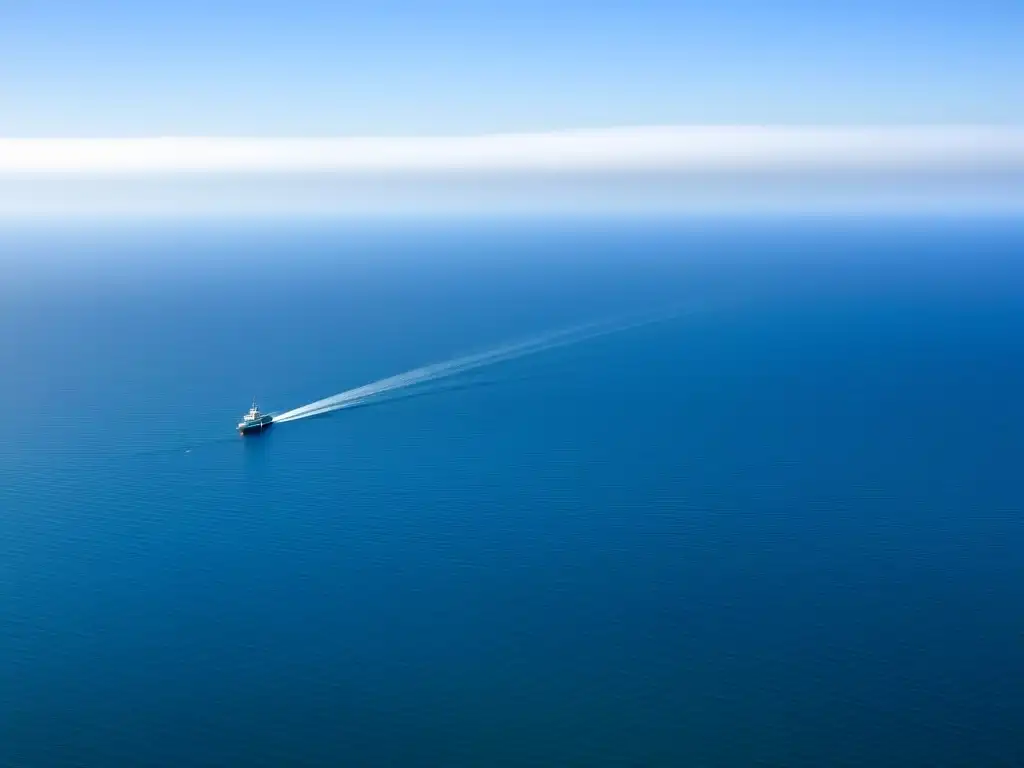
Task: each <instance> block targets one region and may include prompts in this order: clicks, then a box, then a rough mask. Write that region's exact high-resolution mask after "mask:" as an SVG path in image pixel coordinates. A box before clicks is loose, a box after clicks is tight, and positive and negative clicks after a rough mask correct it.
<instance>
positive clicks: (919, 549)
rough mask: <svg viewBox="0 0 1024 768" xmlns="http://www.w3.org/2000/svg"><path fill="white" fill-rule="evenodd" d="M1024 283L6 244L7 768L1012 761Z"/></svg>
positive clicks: (575, 258) (926, 231) (508, 232)
mask: <svg viewBox="0 0 1024 768" xmlns="http://www.w3.org/2000/svg"><path fill="white" fill-rule="evenodd" d="M1022 258H1024V227H1022V226H1021V225H1020V224H1019V223H1011V222H1006V221H1002V222H983V221H974V222H950V221H901V222H897V221H885V222H883V221H847V222H845V223H836V222H831V223H830V222H773V223H771V222H753V221H751V222H735V221H733V222H705V223H700V224H698V223H689V224H664V223H651V222H646V223H642V222H637V223H618V224H603V225H598V224H594V223H586V222H571V223H570V222H563V223H553V222H547V223H539V222H532V223H530V222H527V223H517V224H510V223H508V222H505V223H497V222H492V223H483V222H477V223H467V222H463V223H447V224H437V223H435V224H428V223H411V222H410V223H404V224H394V223H392V224H383V223H379V224H373V225H324V224H299V223H295V224H287V225H286V224H280V225H270V224H266V223H253V224H245V223H237V224H231V225H228V224H218V225H213V224H205V225H200V226H191V225H190V226H185V225H180V226H173V225H168V224H159V225H157V224H153V225H135V226H132V227H130V228H129V227H116V226H109V227H104V226H99V225H95V226H86V225H78V226H77V227H74V228H63V229H60V228H55V229H53V230H50V231H46V230H43V229H41V228H39V227H35V228H33V227H20V228H16V227H13V226H10V225H8V226H7V228H6V229H4V230H3V231H0V266H2V268H3V278H2V280H0V402H2V403H3V405H4V422H5V423H4V430H3V432H2V433H0V764H2V765H12V766H58V765H59V766H63V765H86V766H109V765H139V766H144V765H153V766H164V765H166V766H183V765H211V766H213V765H218V766H220V765H247V766H256V765H273V766H278V765H445V766H456V765H493V766H499V765H510V766H511V765H527V764H530V765H587V766H591V765H708V766H724V765H729V766H731V765H752V764H760V765H778V766H781V765H786V766H822V765H874V766H881V765H893V766H908V765H929V766H934V765H963V766H977V765H1017V764H1020V762H1021V761H1024V741H1022V740H1021V731H1020V727H1021V723H1024V610H1022V607H1021V606H1022V605H1024V519H1022V513H1024V491H1022V484H1021V460H1022V457H1024V405H1022V403H1024V400H1022V393H1024V265H1022V261H1021V259H1022ZM669 305H684V306H688V307H693V308H695V309H694V311H693V312H691V313H688V314H683V315H681V316H679V317H678V318H676V319H674V320H672V321H669V322H665V323H661V324H656V325H650V326H646V327H644V328H640V329H635V330H632V331H629V332H625V333H621V334H617V335H613V336H608V337H605V338H602V339H598V340H593V341H590V342H587V343H585V344H580V345H577V346H573V347H566V348H562V349H559V350H553V351H550V352H547V353H545V354H541V355H537V356H533V357H529V358H522V359H519V360H516V361H512V362H508V363H505V364H503V365H500V366H494V367H492V368H488V369H484V370H480V371H477V372H475V373H474V374H472V375H469V376H462V377H456V378H453V379H450V380H446V381H443V382H437V383H436V384H435V385H434V388H433V389H429V388H428V390H427V391H422V392H417V391H410V392H406V393H403V395H408V396H402V397H398V398H396V399H393V400H390V401H388V402H381V403H377V404H370V405H367V406H365V407H360V408H354V409H351V410H345V411H341V412H337V413H334V414H330V415H327V416H323V417H319V418H312V419H306V420H301V421H296V422H292V423H288V424H282V425H278V426H277V427H276V428H274V429H272V430H270V431H269V432H268V433H266V434H265V435H263V436H262V437H259V438H256V439H244V440H243V439H240V438H239V437H238V436H237V435H236V434H235V433H234V432H233V425H234V424H235V423H236V422H237V421H238V418H239V417H240V415H241V413H242V412H243V411H244V410H245V409H246V408H247V407H248V405H249V400H250V398H251V397H252V395H254V394H255V395H257V396H258V397H259V399H260V403H261V405H263V406H264V407H265V408H266V409H269V410H284V409H287V408H293V407H295V406H298V405H302V404H304V403H307V402H310V401H312V400H316V399H319V398H322V397H325V396H328V395H330V394H333V393H335V392H340V391H342V390H345V389H348V388H350V387H354V386H358V385H361V384H364V383H366V382H369V381H372V380H374V379H378V378H381V377H383V376H388V375H391V374H394V373H398V372H401V371H404V370H408V369H411V368H415V367H417V366H419V365H422V364H425V363H431V362H436V361H438V360H444V359H446V358H449V357H453V356H456V355H459V354H464V353H466V352H473V351H479V350H481V349H487V348H488V347H491V346H495V345H498V344H501V343H504V342H508V341H515V340H518V339H521V338H527V337H530V336H531V335H534V334H537V333H540V332H544V331H548V330H551V329H554V328H559V327H562V326H567V325H572V324H574V323H578V322H585V321H590V320H603V319H608V318H611V317H615V316H618V315H620V314H622V313H629V312H636V311H639V310H647V309H657V308H659V307H662V306H669Z"/></svg>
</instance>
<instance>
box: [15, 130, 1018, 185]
mask: <svg viewBox="0 0 1024 768" xmlns="http://www.w3.org/2000/svg"><path fill="white" fill-rule="evenodd" d="M623 171H626V172H644V173H650V172H677V173H687V172H699V173H705V172H712V173H714V172H740V173H747V172H750V173H758V172H849V171H853V172H862V171H873V172H887V171H894V172H907V171H909V172H922V173H927V172H936V171H937V172H1011V173H1020V172H1024V128H1015V127H998V126H991V127H986V126H967V127H899V128H886V127H882V128H789V127H762V126H692V127H653V128H624V129H608V130H587V131H564V132H556V133H537V134H506V135H489V136H470V137H423V138H299V139H276V138H269V139H259V138H210V137H187V138H176V137H170V138H131V139H123V138H122V139H113V138H112V139H16V138H8V139H0V174H22V173H60V174H66V173H72V174H76V173H86V174H125V173H129V174H130V173H175V172H210V173H239V172H241V173H247V172H280V173H306V172H334V173H346V172H347V173H357V174H363V173H374V172H387V173H393V172H399V173H402V172H408V173H417V172H420V173H422V172H428V173H429V172H443V173H447V172H477V173H490V172H499V173H503V172H539V173H558V172H623Z"/></svg>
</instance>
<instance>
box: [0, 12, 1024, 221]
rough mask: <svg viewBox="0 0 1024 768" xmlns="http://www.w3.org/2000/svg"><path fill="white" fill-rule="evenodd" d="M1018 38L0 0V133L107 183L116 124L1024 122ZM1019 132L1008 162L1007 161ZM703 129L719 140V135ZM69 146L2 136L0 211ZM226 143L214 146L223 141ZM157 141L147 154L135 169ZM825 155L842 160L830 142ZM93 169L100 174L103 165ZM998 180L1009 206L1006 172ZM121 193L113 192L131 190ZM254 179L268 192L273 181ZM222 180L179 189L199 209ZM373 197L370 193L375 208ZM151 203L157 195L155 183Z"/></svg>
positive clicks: (803, 25)
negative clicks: (103, 146) (102, 147)
mask: <svg viewBox="0 0 1024 768" xmlns="http://www.w3.org/2000/svg"><path fill="white" fill-rule="evenodd" d="M1022 39H1024V3H1021V2H1019V1H1017V2H1004V1H1003V0H992V1H990V2H977V3H967V2H956V3H951V2H946V1H945V0H934V1H933V2H922V1H919V0H904V1H900V0H890V1H889V2H879V1H878V0H863V2H857V3H851V2H830V1H829V0H819V1H818V2H806V1H804V0H799V1H798V0H775V1H772V2H749V1H743V0H717V1H716V2H713V3H709V2H701V3H688V2H682V1H677V2H668V1H652V0H634V2H616V3H609V2H601V1H600V0H593V1H592V2H580V1H579V0H564V1H563V2H558V3H552V2H538V1H536V0H521V1H520V2H514V3H512V2H488V1H487V0H477V2H462V1H459V0H451V1H450V2H406V3H399V2H394V1H393V0H380V2H372V3H370V2H359V3H345V2H303V1H302V0H293V1H292V2H275V3H270V2H265V1H264V0H249V1H248V2H239V1H237V0H228V1H225V2H198V1H197V0H177V1H176V2H170V1H164V0H147V1H146V2H138V3H131V2H108V1H107V0H95V1H94V2H89V3H82V2H64V1H63V0H50V1H46V0H44V1H43V2H39V3H22V2H14V0H0V51H2V55H0V140H5V139H6V140H11V139H18V140H32V139H49V140H56V139H77V138H88V139H102V140H105V141H107V142H108V145H107V146H108V148H109V147H110V146H114V148H115V150H116V151H115V152H114V155H111V157H113V156H120V157H121V158H122V160H116V161H112V162H113V165H112V166H111V167H110V168H107V169H103V168H98V169H97V168H96V167H94V166H95V162H94V161H95V158H96V157H97V156H98V155H97V154H96V153H95V152H93V151H92V150H89V151H87V152H86V154H85V155H81V154H80V156H79V159H78V160H77V161H75V162H78V164H79V166H81V167H79V168H78V169H77V171H79V172H84V171H85V169H86V168H88V172H89V173H93V174H95V173H97V172H98V173H101V174H103V173H107V175H108V177H109V173H116V172H117V171H118V163H119V162H122V161H123V157H124V156H125V153H126V152H127V153H129V154H130V153H131V152H132V151H137V149H138V147H135V149H132V147H133V145H131V144H130V143H124V142H123V141H122V140H124V139H138V138H152V137H179V138H180V137H192V138H196V139H209V138H217V137H220V138H223V139H230V140H237V139H238V138H239V137H245V138H263V139H273V140H280V139H300V140H308V139H311V138H329V139H332V140H336V139H338V138H345V137H361V138H370V139H373V140H378V139H389V138H392V139H401V140H402V141H408V140H412V141H420V142H422V140H424V139H430V138H436V139H443V140H445V141H447V140H456V141H457V140H459V139H460V138H465V137H480V136H488V135H493V134H499V135H508V134H513V135H526V136H527V137H530V136H532V137H533V138H526V139H523V140H524V141H526V142H527V143H529V142H533V145H535V146H541V145H542V144H544V142H545V141H547V139H546V138H544V137H546V136H555V137H563V138H564V137H565V136H568V135H577V136H578V135H579V134H578V132H579V131H583V132H587V131H600V130H601V129H616V130H620V131H621V130H625V131H627V132H628V131H634V133H633V134H632V135H633V138H634V140H635V141H639V142H640V143H641V144H642V143H643V142H644V141H645V139H644V138H643V134H642V131H644V130H650V129H651V127H661V128H668V129H673V128H678V127H680V126H682V127H687V126H689V127H693V126H698V127H704V128H707V127H719V128H721V129H722V130H723V131H724V132H725V133H728V131H729V130H732V128H730V126H746V127H755V128H756V127H766V126H767V127H778V126H782V127H786V126H789V127H794V126H795V127H806V128H809V129H814V130H825V131H826V132H827V131H828V130H833V129H838V130H846V129H851V130H862V131H863V130H873V129H874V128H877V127H893V126H911V127H913V129H914V130H921V131H924V132H925V133H926V132H927V131H929V130H932V129H933V128H934V127H935V126H950V127H957V128H958V129H959V128H961V127H963V126H968V127H971V130H973V129H974V128H977V127H979V126H980V127H982V128H984V127H986V126H987V127H992V126H996V127H1001V128H1004V129H1008V130H1010V131H1011V132H1012V131H1019V129H1020V128H1021V127H1022V126H1024V87H1021V83H1024V53H1022V51H1021V43H1020V41H1021V40H1022ZM637 131H640V133H637ZM573 132H576V133H575V134H574V133H573ZM925 133H922V134H921V136H922V137H923V136H925ZM723 135H725V134H723ZM1015 136H1016V138H1012V139H1011V140H1010V147H1009V150H1008V154H1007V156H1006V159H1007V162H1006V169H1008V170H1013V171H1014V172H1019V171H1020V169H1019V167H1018V165H1016V163H1017V160H1016V159H1014V158H1018V154H1015V153H1018V150H1019V143H1017V142H1018V141H1019V133H1018V134H1015ZM637 137H639V138H637ZM476 140H477V139H476V138H474V139H472V141H476ZM517 140H518V139H517ZM557 140H559V141H561V140H562V139H561V138H559V139H557ZM117 141H122V143H121V144H120V145H116V144H114V145H111V144H110V142H115V143H116V142H117ZM467 141H470V140H467ZM811 143H812V144H813V143H814V142H813V141H812V142H811ZM712 144H714V145H715V146H717V147H718V148H719V149H718V150H717V151H718V152H719V154H721V147H722V146H723V144H722V142H721V141H717V142H712ZM883 144H884V142H883ZM913 144H914V142H913V141H911V142H910V146H913ZM904 145H906V142H904ZM68 146H70V145H68V144H67V143H65V144H63V145H62V144H56V143H54V144H49V145H47V144H43V145H38V144H33V143H31V142H28V143H22V144H11V143H8V144H7V145H6V148H5V147H4V146H2V145H0V214H4V213H7V214H12V212H13V213H14V214H17V215H20V214H23V213H25V212H26V211H28V210H33V209H34V207H37V208H40V209H44V208H46V207H47V206H48V205H49V206H51V207H53V206H52V205H51V204H54V205H55V203H54V201H55V200H56V199H57V198H56V197H54V195H55V194H57V193H59V195H58V197H60V199H61V200H62V201H63V202H61V203H60V206H63V208H62V210H66V209H68V206H70V207H71V208H74V207H75V205H76V203H74V201H73V200H72V199H71V198H69V197H68V195H69V194H71V193H69V191H68V190H69V189H70V187H68V186H67V185H66V184H63V182H60V181H59V180H55V179H54V178H52V177H51V178H50V179H49V180H45V179H43V180H41V179H38V178H31V179H28V180H26V179H25V178H24V175H25V172H26V166H31V167H29V168H28V172H29V173H30V174H31V173H32V172H33V170H38V168H37V166H38V165H39V164H40V163H42V164H43V165H45V164H46V162H47V161H46V158H47V157H51V156H66V150H67V148H68ZM149 146H150V147H152V146H153V145H149ZM219 146H221V147H228V146H231V145H230V142H229V143H222V144H221V145H219ZM233 146H234V149H233V150H231V151H227V150H225V151H226V153H227V155H230V154H231V152H235V153H236V154H237V152H238V151H240V150H239V146H241V145H239V144H238V143H237V141H236V143H235V144H234V145H233ZM309 146H314V145H307V149H308V147H309ZM390 146H391V149H390V150H387V151H390V152H391V154H392V156H393V157H400V156H405V157H408V152H407V148H406V149H401V148H400V147H398V145H396V144H392V145H390ZM417 146H419V147H420V148H421V149H422V148H423V147H427V146H428V145H426V144H422V143H420V144H418V145H417ZM468 146H470V144H464V145H463V147H462V149H461V150H459V151H460V152H462V156H463V159H464V155H465V152H466V151H467V150H466V147H468ZM494 146H497V145H494ZM1000 146H1003V145H1002V144H1001V145H1000ZM1004 148H1005V147H1004ZM506 149H507V146H506V148H505V149H502V150H500V151H499V153H498V154H499V155H500V154H501V152H505V151H506ZM882 150H883V151H882V154H885V151H884V150H885V147H884V146H883V147H882ZM161 151H163V150H161ZM268 151H269V150H268ZM274 151H276V150H274ZM609 151H610V150H609ZM630 151H633V150H630ZM729 151H730V152H732V154H733V155H740V156H746V155H750V154H751V152H752V150H751V149H750V147H745V146H743V145H734V146H733V149H732V150H729ZM5 152H6V160H5ZM62 152H64V153H65V154H64V155H61V153H62ZM403 152H405V155H403V154H402V153H403ZM573 152H576V153H577V154H579V152H585V149H579V147H577V148H576V149H573V150H570V151H569V154H570V155H571V154H572V153H573ZM90 153H91V154H90ZM119 153H120V154H119ZM386 153H387V152H385V154H386ZM101 154H102V153H101ZM165 154H166V153H165ZM421 154H422V153H421ZM457 154H458V153H457ZM628 154H629V153H628V152H627V155H628ZM634 154H635V152H634ZM754 154H756V152H754ZM875 154H876V155H877V154H878V152H876V153H875ZM892 154H893V153H892V152H890V155H892ZM897 154H898V153H897ZM159 156H161V155H160V152H155V153H151V156H150V158H149V163H150V165H152V164H153V161H154V160H155V159H158V157H159ZM853 157H855V158H856V157H860V155H857V154H856V153H855V154H854V155H853ZM90 158H92V159H91V160H90ZM421 159H422V158H421ZM493 159H494V158H492V160H493ZM534 159H535V160H536V158H534ZM847 159H849V158H847ZM611 160H614V158H606V161H611ZM804 160H806V158H804ZM834 160H835V161H836V162H837V163H839V164H840V165H842V163H843V157H842V150H841V148H840V149H838V150H836V154H835V157H834ZM75 162H72V163H71V165H72V166H74V165H75ZM419 162H421V160H416V161H415V162H413V165H414V166H415V165H416V164H417V163H419ZM460 162H461V161H458V162H456V163H455V165H456V166H459V164H460ZM801 162H804V161H803V160H802V161H801ZM33 164H34V165H33ZM492 164H493V163H492ZM534 164H535V165H536V162H534ZM599 164H600V163H599ZM604 164H605V165H608V162H605V163H604ZM612 164H614V162H613V163H612ZM799 164H800V163H797V165H799ZM804 164H806V162H804ZM847 164H849V163H847ZM214 165H217V163H216V162H215V163H214ZM221 165H223V163H221ZM257 165H259V163H257ZM527 165H529V163H527ZM641 165H642V164H641ZM648 165H649V163H648ZM997 165H998V163H997ZM51 170H52V169H51ZM65 170H69V171H72V172H76V169H75V168H73V167H72V168H65ZM122 170H123V169H122ZM162 170H168V169H167V168H163V169H162ZM170 170H172V171H173V170H174V169H170ZM193 170H194V169H193ZM236 170H237V169H236ZM249 170H257V169H249ZM293 170H295V169H293ZM304 170H309V169H308V168H306V169H304ZM314 170H316V169H314ZM320 170H323V169H320ZM337 170H338V169H335V172H337ZM632 170H634V171H639V170H644V168H634V169H632ZM204 172H205V173H207V174H213V173H218V172H220V173H223V172H224V169H223V168H221V170H220V171H216V170H215V169H212V168H207V169H206V170H205V171H204ZM1005 175H1006V174H1003V176H1004V177H1005ZM1019 176H1020V174H1019V173H1018V181H1019ZM932 178H933V179H934V174H932ZM250 181H251V180H250ZM635 181H636V179H635V178H634V179H633V182H635ZM691 181H692V179H691ZM102 182H103V183H102V184H101V185H100V186H101V187H102V188H103V189H104V190H107V192H110V191H111V190H113V189H114V187H112V186H111V179H110V178H104V179H102ZM322 182H323V180H322V179H320V180H317V181H316V183H314V184H313V185H312V187H316V189H317V190H318V191H317V192H316V194H315V195H314V197H316V195H320V197H319V198H317V199H318V200H319V203H317V204H318V205H325V206H327V208H330V205H331V201H332V200H338V199H340V198H339V197H338V195H337V192H336V191H334V192H325V191H324V190H325V189H326V187H327V186H330V185H324V184H323V183H322ZM1004 182H1005V178H1001V180H1000V182H999V183H1000V184H1003V185H1004V186H1003V187H1002V188H1001V189H1002V191H1001V192H999V194H1000V195H1003V198H1005V195H1006V191H1005V184H1004ZM131 183H132V184H135V185H136V187H135V189H136V190H137V189H138V188H139V187H138V185H139V182H138V180H137V179H136V180H134V181H132V182H131ZM152 183H153V184H154V185H157V186H160V185H161V184H163V185H164V187H166V188H167V189H169V188H170V187H175V188H177V189H179V190H180V189H184V187H185V186H187V184H185V183H184V182H183V181H182V180H180V179H178V180H176V181H175V182H174V183H173V184H170V185H167V184H165V183H164V182H162V181H160V180H158V179H156V178H154V179H153V181H152ZM189 183H191V184H192V185H193V186H194V187H195V189H194V190H192V191H189V192H187V193H186V192H182V193H181V197H180V200H179V202H178V203H173V205H174V206H178V204H179V203H180V202H181V200H184V199H186V198H188V197H190V196H193V197H194V195H195V194H197V193H204V190H205V191H209V189H212V188H214V187H216V186H217V185H216V184H212V186H211V184H207V183H206V182H205V180H202V179H200V180H197V179H194V178H193V179H192V180H191V181H190V182H189ZM218 183H220V182H218ZM224 183H225V184H226V183H227V182H226V181H225V182H224ZM239 183H240V184H242V186H245V185H246V184H247V183H248V182H239ZM261 183H266V184H272V182H270V181H266V180H265V181H264V182H261ZM62 184H63V187H61V188H58V187H59V186H60V185H62ZM76 184H77V182H76ZM303 184H305V186H304V187H303V188H304V189H306V190H309V189H311V188H312V187H310V185H309V184H307V183H305V182H303ZM473 184H476V185H477V186H479V179H476V180H475V181H473ZM473 184H471V186H473ZM658 184H660V185H661V186H660V187H659V189H660V190H661V192H660V193H659V194H665V188H664V185H663V184H662V182H661V180H659V182H658ZM971 184H973V185H974V186H975V187H977V174H974V175H973V176H972V179H971ZM115 186H116V185H115ZM612 186H614V185H612ZM691 186H692V184H691ZM1010 186H1011V187H1012V189H1013V190H1016V191H1013V193H1012V194H1013V195H1015V196H1016V197H1015V198H1014V200H1015V203H1014V204H1018V203H1021V195H1020V187H1021V185H1020V184H1018V183H1017V182H1014V183H1012V184H1011V185H1010ZM71 187H74V188H77V189H81V190H86V188H87V187H88V185H87V184H84V183H82V184H78V186H77V187H76V186H75V184H72V185H71ZM226 188H227V187H224V186H223V184H222V186H221V187H220V188H219V189H221V190H223V189H226ZM547 188H553V187H552V186H551V185H550V184H548V185H547ZM610 188H611V187H609V189H610ZM629 188H630V189H631V190H633V192H630V194H633V193H634V192H635V191H636V189H637V188H636V186H635V185H634V186H632V187H629ZM96 189H99V187H96ZM120 189H121V190H122V192H121V193H120V194H121V198H122V202H121V203H118V205H122V204H123V203H124V201H125V200H127V199H128V198H131V197H132V196H133V195H134V194H135V193H131V194H128V193H126V192H124V190H126V189H128V187H127V186H122V187H121V188H120ZM622 189H626V186H623V187H622ZM94 191H95V190H94ZM960 191H962V188H961V189H960ZM992 191H993V190H992V189H988V190H986V194H988V193H989V192H992ZM265 193H266V194H265V195H264V200H265V202H266V201H272V199H273V197H274V192H273V190H269V189H268V190H265ZM104 194H106V193H104ZM223 194H224V192H223V191H219V192H216V193H214V192H210V193H209V199H208V200H205V201H204V202H202V203H199V202H198V201H197V203H196V204H197V205H200V206H203V207H208V206H209V205H214V204H216V202H217V199H219V198H220V197H222V196H223ZM389 194H391V193H381V197H380V200H381V204H382V205H386V204H387V200H388V195H389ZM957 194H959V192H958V193H957ZM324 195H326V197H325V196H324ZM73 196H74V195H72V197H73ZM82 196H83V197H82V200H81V201H80V204H81V205H85V203H86V202H87V203H88V204H89V205H90V206H94V205H95V204H96V203H97V201H96V200H95V199H88V200H86V198H94V194H93V192H87V191H83V192H82ZM116 196H117V195H115V197H116ZM201 196H202V195H200V197H201ZM530 196H531V195H527V197H530ZM570 196H571V195H570ZM726 196H727V195H726ZM414 197H415V195H413V197H410V198H409V199H410V200H413V199H414ZM110 199H113V198H110ZM267 204H270V203H267ZM311 204H312V203H311ZM149 205H150V208H153V209H159V208H160V207H161V205H172V202H171V198H167V201H165V202H164V203H161V202H160V199H159V194H155V196H152V198H151V202H150V203H149ZM60 206H58V207H60Z"/></svg>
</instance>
